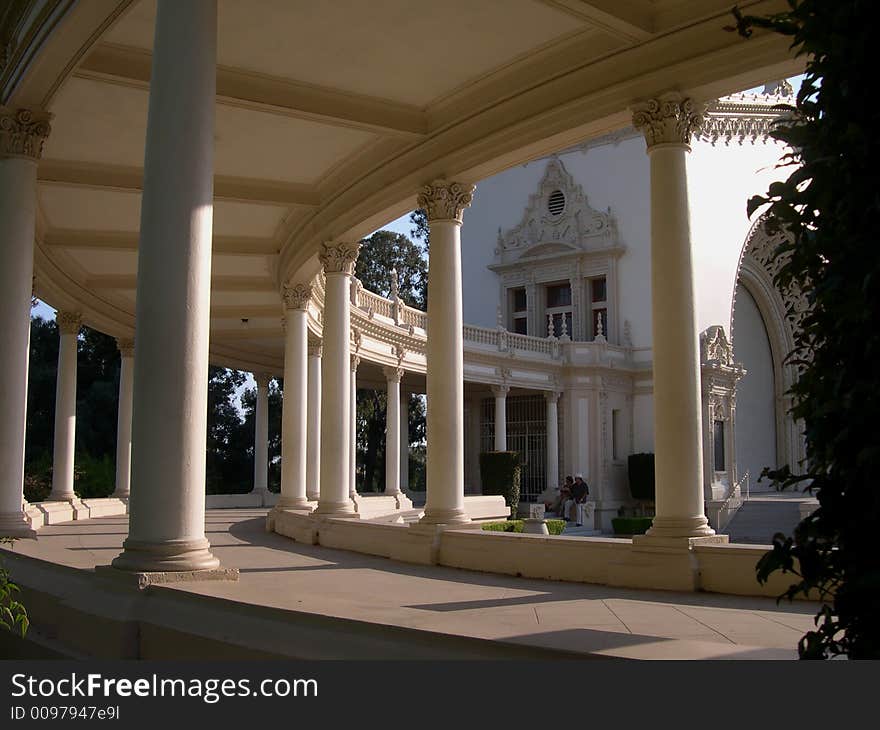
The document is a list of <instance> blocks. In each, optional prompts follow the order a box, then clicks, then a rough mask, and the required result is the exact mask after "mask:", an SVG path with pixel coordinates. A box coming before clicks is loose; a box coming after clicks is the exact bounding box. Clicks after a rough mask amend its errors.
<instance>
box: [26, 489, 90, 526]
mask: <svg viewBox="0 0 880 730" xmlns="http://www.w3.org/2000/svg"><path fill="white" fill-rule="evenodd" d="M37 506H38V507H39V509H40V511H41V512H42V513H43V514H44V515H45V520H44V522H45V524H47V525H54V524H56V523H58V522H71V521H73V520H87V519H89V517H90V516H91V513H90V511H89V508H88V507H87V506H86V505H85V504H83V503H82V500H80V499H79V497H73V498H71V497H65V498H63V499H59V498H52V497H51V495H50V498H49V499H47V500H46V501H45V502H39V503H38V504H37Z"/></svg>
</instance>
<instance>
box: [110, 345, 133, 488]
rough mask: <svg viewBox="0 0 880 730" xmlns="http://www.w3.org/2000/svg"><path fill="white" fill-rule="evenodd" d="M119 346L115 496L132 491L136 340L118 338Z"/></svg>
mask: <svg viewBox="0 0 880 730" xmlns="http://www.w3.org/2000/svg"><path fill="white" fill-rule="evenodd" d="M116 346H117V347H118V348H119V355H120V366H119V415H118V416H117V419H116V489H115V490H114V492H113V496H114V497H118V498H119V499H128V496H129V494H130V493H131V402H132V395H133V393H134V379H133V378H132V376H133V374H134V373H133V371H134V340H116Z"/></svg>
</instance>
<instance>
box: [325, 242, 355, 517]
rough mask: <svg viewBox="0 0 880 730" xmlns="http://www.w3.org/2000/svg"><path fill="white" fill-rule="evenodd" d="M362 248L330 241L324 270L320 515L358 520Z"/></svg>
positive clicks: (326, 247) (326, 251)
mask: <svg viewBox="0 0 880 730" xmlns="http://www.w3.org/2000/svg"><path fill="white" fill-rule="evenodd" d="M359 250H360V244H358V243H347V242H340V243H327V244H324V245H323V246H322V247H321V253H320V259H321V263H322V264H323V266H324V275H325V277H326V282H327V284H326V287H325V290H324V323H323V324H324V330H323V347H324V352H323V357H322V358H321V494H320V496H319V499H318V506H317V508H316V509H315V514H316V515H326V516H331V517H354V516H356V513H355V511H354V504H353V503H352V500H351V495H350V493H351V473H350V471H349V460H350V453H351V452H350V449H351V444H350V441H351V410H350V409H351V361H350V359H349V357H350V355H351V349H350V344H349V342H350V338H351V333H350V332H349V329H350V327H351V309H350V307H351V300H350V294H349V287H350V285H351V275H352V273H353V272H354V263H355V261H356V260H357V255H358V251H359Z"/></svg>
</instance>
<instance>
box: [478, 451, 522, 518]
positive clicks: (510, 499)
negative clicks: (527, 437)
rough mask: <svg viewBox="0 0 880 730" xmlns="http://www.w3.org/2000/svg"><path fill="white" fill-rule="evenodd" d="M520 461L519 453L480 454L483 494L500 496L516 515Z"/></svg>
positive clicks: (487, 452) (511, 512) (493, 452)
mask: <svg viewBox="0 0 880 730" xmlns="http://www.w3.org/2000/svg"><path fill="white" fill-rule="evenodd" d="M519 481H520V461H519V452H518V451H485V452H483V453H482V454H480V483H481V485H482V487H483V494H500V495H501V496H503V497H504V502H505V504H506V505H507V506H508V507H510V508H511V509H510V514H511V515H516V511H517V508H518V507H519Z"/></svg>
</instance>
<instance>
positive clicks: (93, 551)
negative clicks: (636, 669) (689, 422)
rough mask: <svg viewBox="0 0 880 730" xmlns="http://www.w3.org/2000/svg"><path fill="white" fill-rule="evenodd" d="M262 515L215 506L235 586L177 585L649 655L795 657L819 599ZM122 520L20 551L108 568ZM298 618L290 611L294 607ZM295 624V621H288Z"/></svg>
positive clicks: (530, 641)
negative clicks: (592, 572) (496, 569)
mask: <svg viewBox="0 0 880 730" xmlns="http://www.w3.org/2000/svg"><path fill="white" fill-rule="evenodd" d="M264 519H265V510H261V509H252V510H244V509H242V510H209V511H208V512H207V517H206V522H207V537H208V539H209V540H210V541H211V544H212V549H213V551H214V553H215V554H216V555H217V557H219V558H220V560H221V563H222V564H223V566H224V567H229V568H238V569H239V570H240V580H239V581H238V582H202V583H187V584H178V585H176V586H174V587H173V588H171V590H175V591H185V592H187V593H189V594H197V595H204V596H213V597H216V598H220V599H227V600H230V601H235V602H237V603H238V604H243V605H245V606H265V607H272V608H273V609H280V610H285V611H290V612H306V613H314V614H317V615H321V616H333V617H339V618H343V619H354V620H358V621H365V622H370V623H375V624H380V625H385V626H400V627H408V628H413V629H421V630H424V631H429V632H437V633H440V634H451V635H461V636H469V637H477V638H483V639H490V640H495V641H503V642H508V643H514V644H517V645H520V646H525V647H529V646H531V647H542V648H544V649H555V650H562V651H569V652H576V653H577V654H579V655H583V656H584V657H587V656H590V657H629V658H644V659H689V658H692V659H714V658H725V659H728V658H730V659H753V658H754V659H780V658H792V659H793V658H796V656H797V652H796V646H797V641H798V638H799V637H800V636H802V635H803V633H804V632H805V631H807V630H809V629H810V628H812V626H813V616H814V615H815V613H816V611H817V609H818V605H817V604H815V603H809V602H802V601H798V602H795V603H793V604H791V603H787V602H784V603H781V604H780V605H778V606H777V605H776V602H775V601H774V600H773V599H767V598H748V597H742V596H723V595H718V594H710V593H674V592H664V591H644V590H631V589H621V588H609V587H606V586H599V585H586V584H576V583H564V582H558V581H543V580H529V579H522V578H514V577H509V576H502V575H494V574H485V573H476V572H470V571H464V570H457V569H452V568H443V567H431V566H422V565H411V564H407V563H400V562H395V561H391V560H387V559H384V558H379V557H373V556H368V555H361V554H356V553H351V552H346V551H340V550H333V549H328V548H322V547H314V546H310V545H303V544H298V543H294V542H293V541H291V540H289V539H287V538H284V537H281V536H279V535H276V534H267V533H266V532H265V530H264ZM126 532H127V521H126V518H124V517H106V518H98V519H93V520H88V521H83V522H71V523H65V524H60V525H53V526H49V527H45V528H43V529H42V530H41V531H40V533H39V539H38V540H36V541H31V540H22V541H19V542H18V543H16V545H15V552H17V553H23V554H25V555H29V556H33V557H37V558H41V559H43V560H49V561H52V562H56V563H61V564H64V565H69V566H71V567H77V568H81V569H85V570H89V569H91V568H93V567H94V566H95V565H106V564H107V563H109V562H110V560H111V559H112V558H113V557H114V556H115V555H116V554H117V553H118V552H119V549H120V546H121V544H122V540H123V539H124V537H125V535H126ZM291 616H293V613H291ZM291 620H293V619H291Z"/></svg>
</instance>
